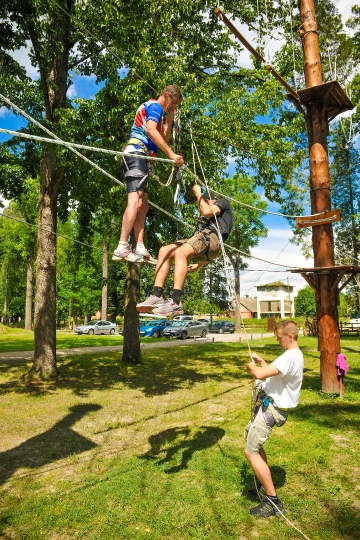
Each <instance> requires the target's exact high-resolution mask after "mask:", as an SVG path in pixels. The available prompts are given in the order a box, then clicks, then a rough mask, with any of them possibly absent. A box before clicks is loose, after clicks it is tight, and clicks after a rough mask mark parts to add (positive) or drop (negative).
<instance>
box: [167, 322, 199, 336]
mask: <svg viewBox="0 0 360 540" xmlns="http://www.w3.org/2000/svg"><path fill="white" fill-rule="evenodd" d="M208 332H209V325H208V324H204V323H201V322H198V321H175V322H174V323H173V324H172V325H171V326H169V327H168V328H165V330H164V331H163V336H164V337H168V338H170V337H177V338H181V339H186V338H188V337H193V336H198V337H206V335H207V333H208Z"/></svg>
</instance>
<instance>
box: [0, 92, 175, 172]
mask: <svg viewBox="0 0 360 540" xmlns="http://www.w3.org/2000/svg"><path fill="white" fill-rule="evenodd" d="M0 97H2V98H3V96H1V95H0ZM0 133H6V134H8V135H12V136H14V137H21V138H22V139H30V140H34V141H39V142H45V143H51V144H58V145H60V146H65V147H66V148H68V149H69V150H71V148H80V149H82V150H90V151H92V152H100V153H102V154H111V155H115V156H136V157H137V158H140V159H145V160H148V161H152V160H155V161H162V162H165V163H172V164H174V161H173V160H172V159H168V158H158V157H152V156H147V155H146V154H143V155H142V154H132V153H130V152H120V151H119V150H107V149H105V148H98V147H97V146H86V145H84V144H77V143H69V142H66V141H63V140H62V139H47V138H46V137H39V136H38V135H30V134H28V133H22V132H20V131H12V130H11V129H4V128H0Z"/></svg>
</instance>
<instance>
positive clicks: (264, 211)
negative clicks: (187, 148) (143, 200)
mask: <svg viewBox="0 0 360 540" xmlns="http://www.w3.org/2000/svg"><path fill="white" fill-rule="evenodd" d="M0 99H2V100H3V101H5V103H7V104H8V105H9V106H10V107H12V108H13V109H15V110H16V111H18V112H19V113H20V114H21V115H22V116H24V117H25V118H27V119H28V120H30V122H32V123H33V124H35V125H37V126H38V127H39V128H40V129H42V130H43V131H45V132H46V133H48V134H49V135H50V136H51V137H53V138H54V139H55V141H54V140H53V139H46V138H43V137H38V136H36V135H29V134H26V133H21V132H17V131H11V130H8V129H3V128H0V132H1V133H7V134H9V135H14V136H17V137H23V138H26V139H34V140H39V141H43V142H48V143H52V144H59V145H61V146H65V147H66V148H68V149H69V150H71V151H72V152H74V153H75V154H76V155H77V156H79V157H81V158H82V159H84V160H85V161H88V162H89V163H91V164H92V165H93V167H95V168H96V169H98V170H99V171H102V169H101V168H100V167H98V165H96V164H95V163H93V162H92V161H90V160H87V158H86V157H85V156H83V155H82V154H80V153H79V152H77V151H76V150H75V149H74V148H80V149H83V150H91V151H95V152H102V153H105V154H114V155H118V156H133V154H131V153H126V152H119V151H116V150H107V149H102V148H98V147H96V146H85V145H79V144H75V143H69V142H65V141H63V140H62V139H60V138H59V137H57V136H56V135H55V134H54V133H52V132H51V131H50V130H48V129H47V128H45V127H44V126H43V125H42V124H40V123H39V122H38V121H37V120H35V119H34V118H32V117H31V116H30V115H28V114H27V113H26V112H25V111H23V110H22V109H20V108H19V107H17V106H16V105H15V104H14V103H12V101H10V100H9V99H8V98H6V97H5V96H3V95H2V94H0ZM136 157H138V158H140V159H147V160H154V161H162V162H165V163H174V162H173V160H171V159H168V158H158V157H151V156H147V155H146V154H144V155H141V154H136ZM183 168H184V170H186V171H187V172H188V173H189V174H190V175H191V176H192V177H193V178H194V180H195V182H198V183H199V184H201V185H202V186H203V187H205V184H204V183H203V182H202V181H201V180H200V178H199V177H198V176H197V175H196V173H193V172H192V171H191V170H190V169H189V167H188V166H187V165H184V167H183ZM105 174H107V175H108V173H105ZM121 185H123V184H121ZM211 191H213V192H214V193H216V194H217V195H220V196H221V198H223V199H227V200H228V201H231V202H234V203H236V204H240V205H241V206H245V207H246V208H250V209H252V210H256V211H257V212H262V213H264V214H268V215H271V216H278V217H283V218H286V219H296V218H302V217H304V216H297V215H285V214H280V213H277V212H270V211H269V210H265V209H260V208H256V207H255V206H251V205H250V204H246V203H244V202H242V201H239V200H237V199H234V198H233V197H230V196H229V195H225V194H224V193H221V192H219V191H216V190H215V189H212V188H211ZM321 214H322V212H319V213H318V214H313V216H319V215H321Z"/></svg>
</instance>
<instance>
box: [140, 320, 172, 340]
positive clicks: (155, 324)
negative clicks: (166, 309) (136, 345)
mask: <svg viewBox="0 0 360 540" xmlns="http://www.w3.org/2000/svg"><path fill="white" fill-rule="evenodd" d="M172 324H173V322H172V321H166V320H165V321H158V320H154V321H146V322H145V323H142V324H141V325H140V337H161V336H162V333H163V331H164V330H165V328H167V327H168V326H170V325H172Z"/></svg>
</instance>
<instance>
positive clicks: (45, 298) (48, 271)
mask: <svg viewBox="0 0 360 540" xmlns="http://www.w3.org/2000/svg"><path fill="white" fill-rule="evenodd" d="M56 174H57V171H56V155H55V153H54V152H49V153H44V152H43V155H42V157H41V187H40V194H39V227H40V228H39V232H38V254H37V258H36V293H35V314H34V333H35V335H34V338H35V339H34V341H35V349H34V364H33V366H32V368H31V371H34V372H35V373H36V374H37V375H39V376H40V377H41V378H44V379H49V378H53V377H55V376H56V236H55V234H52V233H50V232H46V231H44V229H47V230H48V231H54V232H56V224H57V211H56V202H57V198H56V197H53V194H52V185H53V177H54V175H56Z"/></svg>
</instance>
